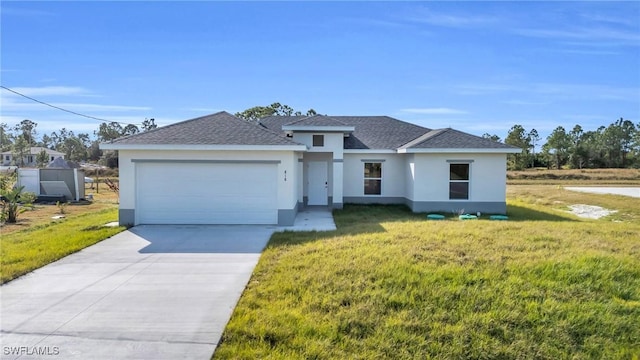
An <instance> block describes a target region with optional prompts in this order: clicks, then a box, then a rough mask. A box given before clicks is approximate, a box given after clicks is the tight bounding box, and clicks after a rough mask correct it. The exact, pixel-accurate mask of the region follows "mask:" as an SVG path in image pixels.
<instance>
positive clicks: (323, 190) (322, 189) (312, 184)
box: [307, 161, 329, 205]
mask: <svg viewBox="0 0 640 360" xmlns="http://www.w3.org/2000/svg"><path fill="white" fill-rule="evenodd" d="M307 181H308V184H309V188H308V196H309V200H308V205H327V204H328V201H327V200H328V188H329V184H328V182H327V162H326V161H309V172H308V173H307Z"/></svg>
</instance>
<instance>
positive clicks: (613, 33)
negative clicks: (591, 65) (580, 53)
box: [514, 27, 640, 46]
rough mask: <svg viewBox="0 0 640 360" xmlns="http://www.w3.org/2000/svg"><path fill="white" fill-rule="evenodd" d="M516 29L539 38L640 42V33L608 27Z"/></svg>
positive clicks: (525, 34)
mask: <svg viewBox="0 0 640 360" xmlns="http://www.w3.org/2000/svg"><path fill="white" fill-rule="evenodd" d="M514 31H515V33H516V34H519V35H523V36H529V37H538V38H557V39H572V40H584V41H590V42H591V41H593V42H599V41H618V42H622V43H625V44H628V45H635V46H638V45H639V44H640V33H638V32H631V31H620V30H615V29H609V28H606V27H589V28H574V29H568V30H554V29H535V28H522V29H515V30H514Z"/></svg>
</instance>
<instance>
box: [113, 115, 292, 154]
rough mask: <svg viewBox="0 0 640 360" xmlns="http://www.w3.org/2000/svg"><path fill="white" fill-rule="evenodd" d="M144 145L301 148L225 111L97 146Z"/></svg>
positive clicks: (277, 134) (280, 135)
mask: <svg viewBox="0 0 640 360" xmlns="http://www.w3.org/2000/svg"><path fill="white" fill-rule="evenodd" d="M144 145H172V146H176V145H186V146H189V145H191V146H201V145H206V146H216V145H217V146H227V145H228V146H234V145H238V146H295V147H300V146H302V147H304V145H301V144H298V143H296V142H294V141H292V140H290V139H287V138H286V137H285V136H284V135H283V134H281V133H280V132H278V133H276V132H273V131H271V130H269V129H266V128H264V127H262V126H258V125H256V124H255V123H252V122H249V121H246V120H242V119H239V118H237V117H235V116H233V115H231V114H229V113H228V112H225V111H221V112H219V113H215V114H212V115H207V116H202V117H199V118H195V119H191V120H186V121H182V122H179V123H175V124H171V125H168V126H163V127H159V128H156V129H153V130H150V131H146V132H143V133H138V134H134V135H130V136H125V137H122V138H118V139H115V140H113V141H112V142H110V143H103V144H102V145H101V147H102V148H104V149H122V148H132V147H136V148H137V147H139V146H144Z"/></svg>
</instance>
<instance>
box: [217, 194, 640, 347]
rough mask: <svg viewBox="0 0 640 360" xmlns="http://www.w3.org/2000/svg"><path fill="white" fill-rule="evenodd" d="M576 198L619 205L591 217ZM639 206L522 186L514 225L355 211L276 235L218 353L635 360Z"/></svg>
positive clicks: (639, 336) (393, 210)
mask: <svg viewBox="0 0 640 360" xmlns="http://www.w3.org/2000/svg"><path fill="white" fill-rule="evenodd" d="M577 201H580V202H582V203H587V204H593V205H599V206H603V207H606V208H610V209H618V210H619V213H617V214H616V215H615V216H612V217H610V218H603V219H601V220H581V219H579V218H577V217H574V216H573V215H570V214H568V213H566V212H565V211H564V210H565V209H566V206H567V205H568V204H574V203H577ZM630 203H631V201H629V199H627V198H622V197H616V196H602V195H590V194H581V193H570V192H567V191H564V190H562V189H559V188H558V187H557V186H539V187H536V188H535V189H530V188H529V187H526V186H523V187H514V186H511V187H510V188H509V214H510V220H509V221H506V222H498V221H488V220H479V221H473V222H469V221H458V220H445V221H426V220H425V219H424V215H419V214H418V215H416V214H412V213H410V212H409V211H407V210H405V209H404V208H402V207H387V206H374V207H362V206H347V207H345V209H344V210H341V211H336V212H335V213H334V214H335V220H336V224H337V226H338V230H337V231H335V232H329V233H290V232H285V233H278V234H275V235H274V236H273V238H272V239H271V241H270V243H269V245H268V246H267V248H266V250H265V251H264V253H263V255H262V257H261V259H260V262H259V264H258V266H257V268H256V270H255V272H254V274H253V277H252V279H251V280H250V282H249V285H248V287H247V289H246V290H245V292H244V293H243V295H242V298H241V299H240V301H239V304H238V306H237V307H236V309H235V311H234V313H233V315H232V318H231V320H230V322H229V324H228V326H227V328H226V330H225V332H224V334H223V337H222V342H221V344H220V345H219V346H218V348H217V350H216V353H215V354H214V358H215V359H255V358H270V359H291V358H298V359H303V358H306V359H347V358H348V359H378V358H394V359H416V358H419V359H423V358H438V359H445V358H465V359H466V358H506V359H513V358H532V359H533V358H535V359H567V358H591V359H601V358H602V359H605V358H606V359H631V358H637V357H638V355H639V354H640V327H639V326H638V324H640V239H639V238H638V236H637V234H639V233H640V208H638V207H637V206H634V205H633V204H630ZM614 219H615V220H616V222H613V221H612V220H614Z"/></svg>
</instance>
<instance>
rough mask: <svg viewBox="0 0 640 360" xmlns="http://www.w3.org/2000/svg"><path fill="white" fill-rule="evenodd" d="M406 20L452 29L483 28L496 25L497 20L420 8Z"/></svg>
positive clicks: (491, 17)
mask: <svg viewBox="0 0 640 360" xmlns="http://www.w3.org/2000/svg"><path fill="white" fill-rule="evenodd" d="M406 20H409V21H412V22H418V23H425V24H429V25H434V26H443V27H453V28H469V27H478V26H485V25H488V24H493V23H497V22H498V21H499V19H498V18H496V17H493V16H485V15H470V14H447V13H442V12H435V11H433V10H431V9H429V8H426V7H422V8H419V9H414V10H413V13H412V14H411V15H410V16H408V17H407V18H406Z"/></svg>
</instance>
